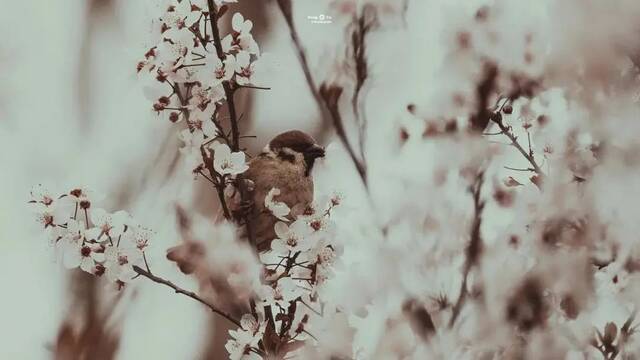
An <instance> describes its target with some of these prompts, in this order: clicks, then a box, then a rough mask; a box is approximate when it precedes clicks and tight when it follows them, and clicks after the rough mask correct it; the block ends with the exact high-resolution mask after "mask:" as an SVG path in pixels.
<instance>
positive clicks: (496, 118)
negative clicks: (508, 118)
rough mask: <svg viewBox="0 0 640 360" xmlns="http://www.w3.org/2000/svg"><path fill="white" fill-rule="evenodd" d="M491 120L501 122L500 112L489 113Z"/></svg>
mask: <svg viewBox="0 0 640 360" xmlns="http://www.w3.org/2000/svg"><path fill="white" fill-rule="evenodd" d="M491 121H493V122H495V123H496V124H502V114H500V113H499V112H494V113H493V114H491Z"/></svg>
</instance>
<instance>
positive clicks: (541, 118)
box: [537, 115, 549, 126]
mask: <svg viewBox="0 0 640 360" xmlns="http://www.w3.org/2000/svg"><path fill="white" fill-rule="evenodd" d="M537 121H538V124H539V125H540V126H545V125H547V124H548V123H549V117H548V116H547V115H540V116H538V118H537Z"/></svg>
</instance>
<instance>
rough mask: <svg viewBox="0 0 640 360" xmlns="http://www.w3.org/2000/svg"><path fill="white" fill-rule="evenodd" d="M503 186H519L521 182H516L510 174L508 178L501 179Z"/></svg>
mask: <svg viewBox="0 0 640 360" xmlns="http://www.w3.org/2000/svg"><path fill="white" fill-rule="evenodd" d="M503 184H504V186H507V187H514V186H520V185H522V183H520V182H518V180H516V179H514V178H513V177H512V176H509V177H508V178H506V179H505V180H504V181H503Z"/></svg>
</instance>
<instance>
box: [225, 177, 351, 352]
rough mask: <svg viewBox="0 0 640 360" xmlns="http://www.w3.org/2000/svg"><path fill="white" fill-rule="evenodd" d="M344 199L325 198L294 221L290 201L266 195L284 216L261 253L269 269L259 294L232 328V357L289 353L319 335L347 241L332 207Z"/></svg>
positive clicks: (270, 205) (261, 257) (265, 269)
mask: <svg viewBox="0 0 640 360" xmlns="http://www.w3.org/2000/svg"><path fill="white" fill-rule="evenodd" d="M276 190H277V189H276ZM272 193H278V191H272ZM340 202H341V197H340V196H338V195H335V196H333V197H331V198H329V199H324V200H319V201H317V202H316V203H315V204H313V205H312V206H310V207H309V208H308V209H306V211H305V212H304V213H303V214H301V215H299V216H297V217H296V218H295V220H293V221H290V220H288V219H287V218H285V217H284V216H285V215H287V214H285V213H286V211H283V209H284V207H286V205H285V204H283V203H278V202H275V201H273V199H271V198H270V197H268V198H267V199H266V200H265V203H267V207H268V208H269V209H272V211H273V209H276V211H277V212H278V217H279V218H280V219H281V220H282V221H279V222H277V223H276V225H275V232H276V236H277V238H276V239H274V240H273V241H272V242H271V249H270V250H269V251H266V252H264V253H262V254H260V260H261V262H262V264H263V266H264V272H263V284H262V285H261V287H260V288H259V289H258V290H257V294H256V295H257V299H258V300H257V301H256V303H255V305H254V306H252V309H251V310H252V311H251V313H249V314H245V315H244V316H243V317H242V321H241V325H242V326H241V328H240V329H237V330H232V331H230V335H231V339H229V340H228V342H227V344H226V348H227V350H228V351H229V353H230V358H231V359H241V358H244V357H243V356H244V355H252V356H257V354H263V355H264V354H270V355H275V356H285V355H287V354H288V353H291V352H294V351H296V350H298V349H300V348H301V347H302V346H303V345H304V344H305V342H306V341H309V340H311V341H313V339H314V335H313V332H314V327H315V326H316V323H318V322H319V321H322V320H323V301H324V300H323V298H324V297H325V296H326V294H325V286H326V283H327V280H329V279H330V278H332V277H333V275H334V270H335V267H336V266H337V265H338V264H339V260H338V258H339V255H340V253H341V247H340V246H339V245H338V244H337V243H336V242H335V231H334V224H333V221H332V220H331V213H332V210H333V209H334V208H335V207H336V206H338V205H339V204H340ZM283 205H284V206H283Z"/></svg>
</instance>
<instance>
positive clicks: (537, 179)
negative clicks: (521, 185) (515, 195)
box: [529, 175, 543, 188]
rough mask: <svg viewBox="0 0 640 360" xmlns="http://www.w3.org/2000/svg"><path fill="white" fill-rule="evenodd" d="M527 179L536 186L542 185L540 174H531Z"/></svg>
mask: <svg viewBox="0 0 640 360" xmlns="http://www.w3.org/2000/svg"><path fill="white" fill-rule="evenodd" d="M529 180H530V181H531V182H532V183H533V184H534V185H535V186H537V187H538V188H541V187H542V182H543V181H542V177H541V176H540V175H533V176H532V177H530V178H529Z"/></svg>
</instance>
